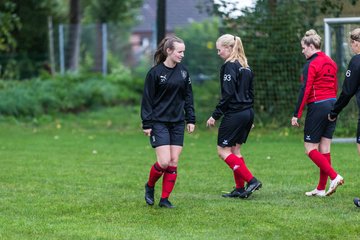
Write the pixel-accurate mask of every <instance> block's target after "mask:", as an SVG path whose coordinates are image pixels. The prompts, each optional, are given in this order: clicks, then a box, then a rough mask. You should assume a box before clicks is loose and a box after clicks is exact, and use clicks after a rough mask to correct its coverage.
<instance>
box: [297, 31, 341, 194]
mask: <svg viewBox="0 0 360 240" xmlns="http://www.w3.org/2000/svg"><path fill="white" fill-rule="evenodd" d="M301 48H302V53H303V54H304V56H305V58H306V59H307V61H306V63H305V65H304V68H303V72H302V82H303V83H302V86H301V88H300V91H299V97H298V101H297V104H296V107H295V111H294V115H293V117H292V119H291V125H292V126H295V127H299V123H298V119H300V118H301V116H302V111H303V109H304V107H305V105H307V114H306V119H305V126H304V147H305V153H306V154H307V155H308V157H309V158H310V159H311V160H312V161H313V162H314V163H315V164H316V166H318V167H319V169H320V176H319V183H318V185H317V187H316V188H315V189H314V190H312V191H309V192H306V193H305V195H306V196H309V197H310V196H318V197H323V196H330V195H331V194H333V193H334V192H335V191H336V189H337V188H338V186H340V185H342V184H343V183H344V179H343V178H342V176H340V174H338V173H337V172H336V171H335V170H334V168H333V167H332V166H331V155H330V146H331V139H332V136H333V133H334V130H335V126H336V123H335V122H330V121H329V120H328V116H327V115H328V113H329V111H330V110H331V109H332V107H333V106H334V103H335V101H336V93H337V66H336V63H335V62H334V61H333V60H332V59H331V58H330V57H328V56H326V55H325V53H323V52H321V50H320V48H321V37H320V36H319V35H318V34H317V33H316V31H315V30H313V29H311V30H309V31H307V32H306V33H305V35H304V37H303V38H302V40H301ZM328 177H330V179H331V181H330V187H329V189H328V191H327V192H325V188H326V182H327V180H328Z"/></svg>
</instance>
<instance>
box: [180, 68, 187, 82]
mask: <svg viewBox="0 0 360 240" xmlns="http://www.w3.org/2000/svg"><path fill="white" fill-rule="evenodd" d="M181 76H182V78H183V79H184V80H185V79H186V77H187V72H186V71H184V70H181Z"/></svg>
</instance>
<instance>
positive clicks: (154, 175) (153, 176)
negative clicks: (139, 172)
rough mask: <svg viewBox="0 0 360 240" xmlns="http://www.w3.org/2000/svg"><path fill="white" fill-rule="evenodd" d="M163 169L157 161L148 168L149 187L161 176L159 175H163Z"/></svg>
mask: <svg viewBox="0 0 360 240" xmlns="http://www.w3.org/2000/svg"><path fill="white" fill-rule="evenodd" d="M164 171H165V169H163V168H162V167H160V164H159V163H158V162H156V163H155V164H154V165H153V166H152V167H151V169H150V175H149V181H148V185H149V187H154V186H155V183H156V182H157V180H159V178H161V176H162V175H163V173H164Z"/></svg>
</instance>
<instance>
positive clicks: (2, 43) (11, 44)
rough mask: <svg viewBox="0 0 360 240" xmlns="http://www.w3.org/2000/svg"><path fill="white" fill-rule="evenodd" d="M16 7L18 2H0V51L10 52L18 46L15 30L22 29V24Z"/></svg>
mask: <svg viewBox="0 0 360 240" xmlns="http://www.w3.org/2000/svg"><path fill="white" fill-rule="evenodd" d="M15 9H16V4H15V3H13V2H11V1H5V2H2V3H1V4H0V23H1V27H0V52H9V51H11V49H13V48H15V47H16V44H17V43H16V40H15V38H14V36H13V32H14V31H15V30H18V29H20V27H21V24H20V19H19V17H18V16H17V15H16V13H15Z"/></svg>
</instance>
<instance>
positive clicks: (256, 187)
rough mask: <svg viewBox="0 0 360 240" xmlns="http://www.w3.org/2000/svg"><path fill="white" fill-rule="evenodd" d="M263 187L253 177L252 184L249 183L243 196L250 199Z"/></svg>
mask: <svg viewBox="0 0 360 240" xmlns="http://www.w3.org/2000/svg"><path fill="white" fill-rule="evenodd" d="M261 187H262V183H261V182H260V181H259V180H257V179H256V178H255V177H253V178H252V179H251V180H250V182H248V184H247V186H246V189H245V192H244V193H242V194H241V196H245V195H246V197H249V196H250V195H251V194H252V193H253V192H254V191H256V190H259V189H260V188H261Z"/></svg>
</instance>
